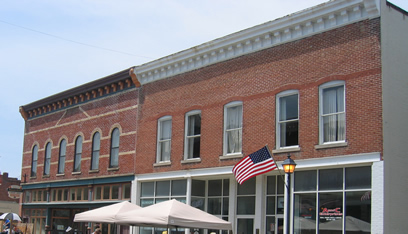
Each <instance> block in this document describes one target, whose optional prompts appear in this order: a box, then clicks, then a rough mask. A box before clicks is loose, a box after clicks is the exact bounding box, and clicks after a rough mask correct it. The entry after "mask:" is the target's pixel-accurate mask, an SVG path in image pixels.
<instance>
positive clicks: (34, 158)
mask: <svg viewBox="0 0 408 234" xmlns="http://www.w3.org/2000/svg"><path fill="white" fill-rule="evenodd" d="M37 160H38V146H37V145H35V146H34V147H33V153H32V161H31V176H32V177H35V176H37Z"/></svg>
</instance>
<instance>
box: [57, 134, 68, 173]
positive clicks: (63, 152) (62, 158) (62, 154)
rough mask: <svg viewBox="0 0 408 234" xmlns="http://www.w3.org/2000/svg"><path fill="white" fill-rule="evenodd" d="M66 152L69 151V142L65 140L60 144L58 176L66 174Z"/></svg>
mask: <svg viewBox="0 0 408 234" xmlns="http://www.w3.org/2000/svg"><path fill="white" fill-rule="evenodd" d="M66 151H67V141H66V140H65V139H63V140H62V141H61V143H60V148H59V158H58V174H64V170H65V155H66Z"/></svg>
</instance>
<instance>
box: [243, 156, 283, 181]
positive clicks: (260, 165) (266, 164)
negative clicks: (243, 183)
mask: <svg viewBox="0 0 408 234" xmlns="http://www.w3.org/2000/svg"><path fill="white" fill-rule="evenodd" d="M270 168H273V169H275V168H276V165H275V162H274V161H273V160H272V159H268V160H265V161H264V162H262V163H257V164H252V165H250V166H249V167H248V168H247V169H246V170H245V171H243V172H242V173H241V174H240V175H238V176H237V180H238V181H239V180H241V178H243V177H247V176H248V175H249V174H253V173H256V172H258V171H260V170H265V169H270Z"/></svg>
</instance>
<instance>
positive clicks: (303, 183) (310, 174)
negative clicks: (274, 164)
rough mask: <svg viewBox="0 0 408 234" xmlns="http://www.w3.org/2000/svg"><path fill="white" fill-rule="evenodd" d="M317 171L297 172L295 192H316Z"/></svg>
mask: <svg viewBox="0 0 408 234" xmlns="http://www.w3.org/2000/svg"><path fill="white" fill-rule="evenodd" d="M316 174H317V172H316V171H298V172H295V191H316V177H317V175H316Z"/></svg>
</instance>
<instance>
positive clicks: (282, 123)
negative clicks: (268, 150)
mask: <svg viewBox="0 0 408 234" xmlns="http://www.w3.org/2000/svg"><path fill="white" fill-rule="evenodd" d="M277 99H278V100H277V102H276V103H277V108H276V109H277V121H276V123H277V126H276V129H277V131H276V134H277V136H276V139H277V142H276V148H277V149H279V148H284V147H291V146H298V145H299V140H298V139H299V137H298V136H299V105H298V103H299V101H298V99H299V95H298V93H297V91H296V90H290V91H285V92H282V93H281V94H278V96H277Z"/></svg>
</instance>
